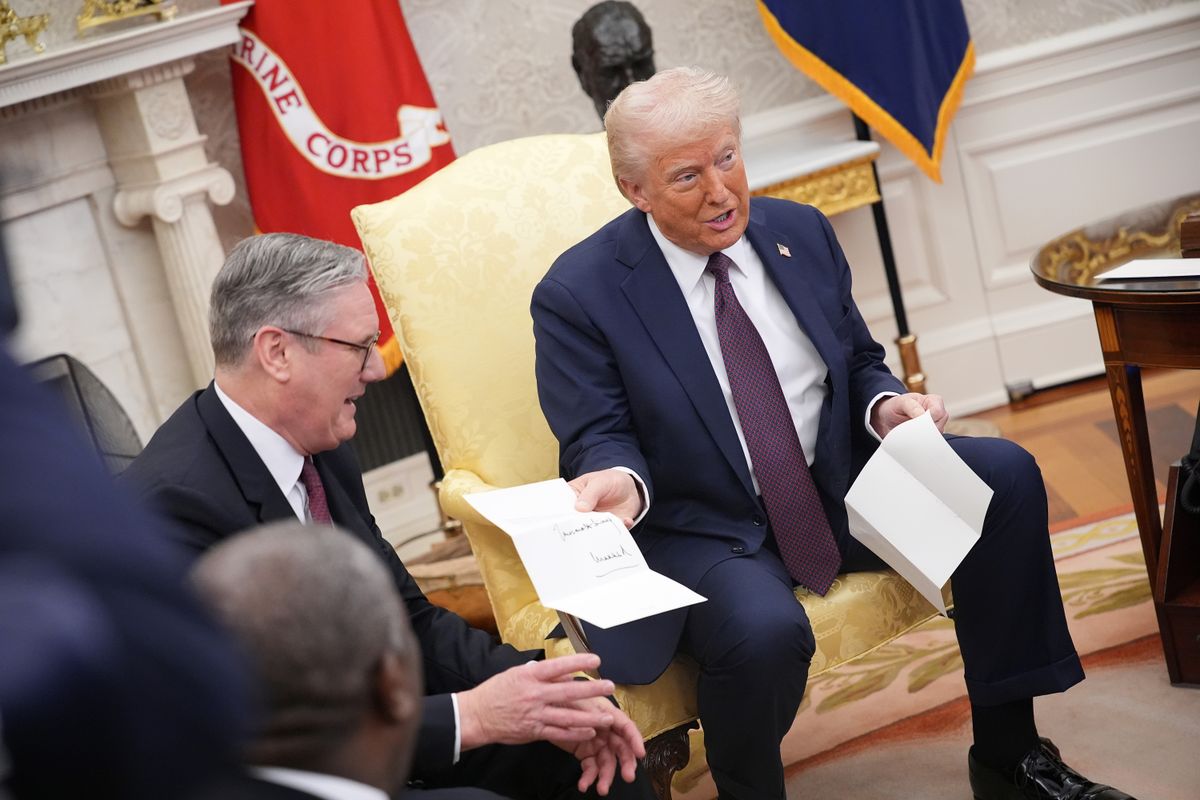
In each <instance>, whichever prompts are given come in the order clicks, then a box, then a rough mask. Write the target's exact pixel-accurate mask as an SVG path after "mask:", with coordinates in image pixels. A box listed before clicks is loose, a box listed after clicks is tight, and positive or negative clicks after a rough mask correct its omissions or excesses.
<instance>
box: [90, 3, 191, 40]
mask: <svg viewBox="0 0 1200 800" xmlns="http://www.w3.org/2000/svg"><path fill="white" fill-rule="evenodd" d="M178 11H179V9H178V8H176V7H175V4H174V0H83V8H81V9H80V10H79V16H77V17H75V30H76V31H78V33H79V34H80V35H82V34H83V32H84V31H86V30H88V29H89V28H95V27H96V26H98V25H107V24H108V23H110V22H118V21H120V20H123V19H133V18H134V17H142V16H146V15H147V14H153V15H154V16H157V17H158V21H159V22H165V21H166V20H169V19H171V18H173V17H174V16H175V14H176V13H178Z"/></svg>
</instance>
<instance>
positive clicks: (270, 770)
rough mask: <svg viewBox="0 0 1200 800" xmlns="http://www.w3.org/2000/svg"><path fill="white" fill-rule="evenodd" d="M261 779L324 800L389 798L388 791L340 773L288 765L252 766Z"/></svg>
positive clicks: (374, 799) (253, 771) (379, 799)
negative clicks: (324, 772) (330, 773)
mask: <svg viewBox="0 0 1200 800" xmlns="http://www.w3.org/2000/svg"><path fill="white" fill-rule="evenodd" d="M250 772H251V773H252V774H253V775H254V776H255V777H257V778H259V779H260V780H264V781H268V782H270V783H277V784H279V785H281V786H290V787H291V788H293V789H298V790H300V791H302V792H308V793H309V794H311V795H315V796H316V797H320V798H323V800H388V796H387V792H384V791H383V790H381V789H377V788H375V787H374V786H368V785H367V784H365V783H359V782H358V781H352V780H350V779H349V778H342V777H340V776H338V775H325V774H323V773H320V772H309V771H308V770H303V769H289V768H287V767H251V768H250Z"/></svg>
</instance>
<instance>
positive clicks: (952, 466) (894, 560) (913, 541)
mask: <svg viewBox="0 0 1200 800" xmlns="http://www.w3.org/2000/svg"><path fill="white" fill-rule="evenodd" d="M991 499H992V490H991V488H989V487H988V485H987V484H986V483H984V482H983V480H982V479H980V477H979V476H978V475H976V474H975V473H974V472H972V471H971V468H970V467H968V466H967V465H966V464H965V463H963V461H962V459H961V458H959V457H958V455H957V454H956V453H955V452H954V451H953V450H952V449H950V445H949V444H947V442H946V440H945V439H943V438H942V434H940V433H939V432H938V429H937V427H936V426H935V425H934V424H933V419H932V418H931V417H930V416H929V414H928V413H926V414H922V415H921V416H920V417H917V418H916V419H912V420H909V421H907V422H904V423H902V424H900V425H898V426H896V427H895V428H893V429H892V430H891V432H890V433H888V435H887V436H886V437H884V440H883V443H882V444H881V445H880V446H879V449H878V450H876V451H875V455H873V456H871V460H870V461H868V462H867V465H866V466H865V467H863V471H862V472H861V473H859V476H858V479H857V480H855V481H854V485H853V486H851V487H850V491H849V493H848V494H847V495H846V512H847V513H848V514H849V517H850V533H851V534H852V535H853V536H854V538H856V539H858V540H859V541H860V542H862V543H863V544H864V545H866V546H867V547H868V548H870V549H871V551H872V552H874V553H875V555H877V556H879V557H880V558H882V559H883V560H884V561H886V562H887V563H888V565H889V566H891V567H892V569H894V570H896V572H898V573H900V575H901V576H903V577H904V579H905V580H907V581H908V582H909V583H911V584H912V585H913V587H914V588H915V589H916V590H917V591H919V592H920V593H921V594H922V596H924V597H925V599H926V600H928V601H929V602H930V603H932V604H933V605H934V606H935V607H936V608H937V609H938V610H939V611H941V612H942V614H945V613H946V605H945V602H944V601H943V600H942V587H943V586H945V585H946V582H947V581H949V580H950V575H951V573H953V572H954V570H955V569H957V567H958V565H959V564H960V563H961V562H962V560H963V558H964V557H966V555H967V552H968V551H969V550H970V549H971V548H972V547H973V546H974V544H975V542H977V541H979V535H980V533H981V532H982V531H983V518H984V515H985V514H987V509H988V504H989V503H990V502H991Z"/></svg>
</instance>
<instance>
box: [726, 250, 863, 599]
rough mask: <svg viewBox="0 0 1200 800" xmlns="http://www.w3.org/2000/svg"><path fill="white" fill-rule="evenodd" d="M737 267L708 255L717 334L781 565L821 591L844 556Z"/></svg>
mask: <svg viewBox="0 0 1200 800" xmlns="http://www.w3.org/2000/svg"><path fill="white" fill-rule="evenodd" d="M732 266H733V261H732V260H731V259H730V258H729V256H727V255H725V254H724V253H713V254H712V255H711V256H709V258H708V267H707V269H708V271H709V272H711V273H712V274H713V275H714V276H715V277H716V279H717V291H716V296H715V298H714V308H715V310H716V317H717V338H718V339H720V341H721V356H722V357H723V358H724V360H725V371H726V373H728V375H729V388H730V391H731V392H732V393H733V406H734V408H736V409H737V415H738V420H739V421H740V422H741V424H742V435H743V436H745V437H746V449H747V450H749V451H750V461H751V462H752V466H753V469H754V477H755V478H757V479H758V488H759V490H761V491H762V498H763V503H764V504H766V507H767V518H768V519H769V520H770V521H771V530H772V532H773V533H774V535H775V541H776V543H777V544H778V545H779V554H780V556H781V557H782V558H783V564H784V566H785V567H787V571H788V574H789V575H791V576H792V579H793V580H795V581H796V582H797V583H799V584H800V585H802V586H805V587H806V588H808V589H811V590H812V591H814V592H816V593H817V594H820V595H823V594H825V593H826V592H827V591H829V586H830V584H832V583H833V579H834V578H835V577H837V572H838V568H839V567H840V566H841V561H842V559H841V555H840V554H839V553H838V548H837V542H835V541H834V538H833V532H832V531H831V530H830V529H829V519H828V518H827V517H826V516H825V509H824V507H823V506H822V505H821V498H820V496H819V495H818V494H817V487H816V485H815V484H814V483H813V479H812V473H811V472H809V469H808V463H807V461H805V458H804V449H803V448H802V447H801V446H800V438H799V437H798V436H797V435H796V426H795V423H794V422H793V421H792V415H791V412H790V411H789V410H788V405H787V400H785V399H784V396H783V389H781V388H780V386H779V376H778V374H777V373H776V372H775V365H774V364H772V363H771V356H770V354H769V353H768V352H767V347H766V345H765V344H763V340H762V337H761V336H759V334H758V329H756V328H755V327H754V323H753V322H752V321H751V320H750V317H749V316H747V314H746V310H745V309H743V308H742V304H741V303H739V302H738V299H737V294H735V293H734V291H733V286H732V285H730V283H729V268H730V267H732Z"/></svg>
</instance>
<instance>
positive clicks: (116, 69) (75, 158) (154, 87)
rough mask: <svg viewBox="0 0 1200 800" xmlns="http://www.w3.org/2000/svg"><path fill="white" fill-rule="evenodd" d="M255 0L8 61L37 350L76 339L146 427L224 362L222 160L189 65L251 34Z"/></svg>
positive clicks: (4, 93) (24, 284) (23, 256)
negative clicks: (219, 351) (215, 295)
mask: <svg viewBox="0 0 1200 800" xmlns="http://www.w3.org/2000/svg"><path fill="white" fill-rule="evenodd" d="M252 5H253V2H252V0H243V2H239V3H233V4H230V5H225V6H218V7H215V8H208V9H205V10H202V11H197V12H194V13H190V14H183V15H180V16H178V17H176V18H174V19H171V20H165V21H150V20H142V21H140V24H134V25H132V26H131V27H129V28H127V29H124V30H116V31H113V32H111V33H109V32H106V31H93V32H91V33H89V34H88V35H87V36H86V37H84V38H83V39H82V40H75V41H64V42H60V43H58V44H57V45H53V44H52V45H51V46H50V47H49V48H48V49H47V51H46V52H45V53H44V54H42V55H37V56H34V55H26V56H24V57H22V58H20V59H18V60H16V61H13V62H10V63H9V64H6V65H4V66H2V67H0V144H2V147H0V173H2V174H3V178H4V179H5V180H4V182H5V184H6V185H5V186H3V187H0V221H2V222H3V223H4V225H5V239H6V244H7V245H8V247H7V249H8V254H9V259H10V262H11V265H12V267H13V270H14V273H13V276H14V283H15V284H16V288H17V293H18V300H19V301H20V302H21V306H22V318H23V323H22V325H21V327H20V328H19V329H18V331H17V334H16V337H15V340H14V342H13V346H14V347H15V348H16V351H17V352H18V353H19V354H20V355H21V356H22V357H23V358H26V359H29V360H32V359H35V358H40V357H43V356H47V355H52V354H54V353H56V352H66V353H69V354H71V355H74V356H76V357H77V358H79V359H80V360H81V361H83V362H84V363H85V364H86V365H87V366H88V367H90V368H91V369H92V371H93V372H95V373H96V374H97V376H98V377H99V378H100V379H101V380H102V382H104V383H105V384H106V385H107V386H108V387H109V389H110V390H112V391H113V392H114V394H116V395H117V397H118V399H119V401H120V402H121V403H122V405H123V406H124V407H125V409H126V410H127V411H128V412H129V413H130V416H131V418H132V420H133V422H134V425H135V427H137V429H138V432H139V434H141V435H142V437H143V438H145V437H146V436H147V435H148V433H149V432H152V431H153V430H154V428H155V427H157V425H158V423H159V422H161V421H162V419H163V418H164V416H165V415H166V414H168V413H170V410H171V409H173V408H174V407H175V406H177V405H178V404H179V401H180V400H181V399H182V397H183V396H185V395H186V393H187V392H190V391H191V390H192V389H194V388H196V387H198V386H202V385H204V384H205V383H207V382H208V380H210V379H211V377H212V370H213V363H212V349H211V346H210V345H209V341H208V324H207V317H208V291H209V287H210V286H211V284H212V279H213V277H214V276H215V274H216V272H217V270H218V269H219V268H220V266H221V264H222V263H223V261H224V258H225V254H224V250H223V248H222V246H221V241H220V238H219V236H218V235H217V230H216V226H215V225H214V222H213V217H212V211H211V208H212V205H213V204H217V205H223V204H226V203H228V202H230V201H231V200H232V198H233V194H234V180H233V177H232V175H231V174H230V173H229V171H228V170H227V169H226V168H225V167H224V166H223V165H221V164H218V163H214V162H213V161H212V160H210V157H209V154H208V152H207V150H206V148H205V137H204V136H203V135H202V134H201V133H200V132H199V130H198V129H197V126H196V119H195V114H194V112H193V109H192V104H191V99H190V98H189V96H188V90H187V86H186V85H185V82H184V78H185V77H186V76H187V75H188V74H189V73H191V72H192V70H193V69H194V67H195V59H196V57H197V56H198V55H200V54H201V53H204V52H206V51H210V50H216V49H219V48H224V47H227V46H229V45H231V44H234V43H235V42H237V41H238V38H239V33H238V24H239V23H240V21H241V19H242V18H243V17H244V16H245V15H246V13H247V11H248V10H249V9H250V7H251V6H252Z"/></svg>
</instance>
